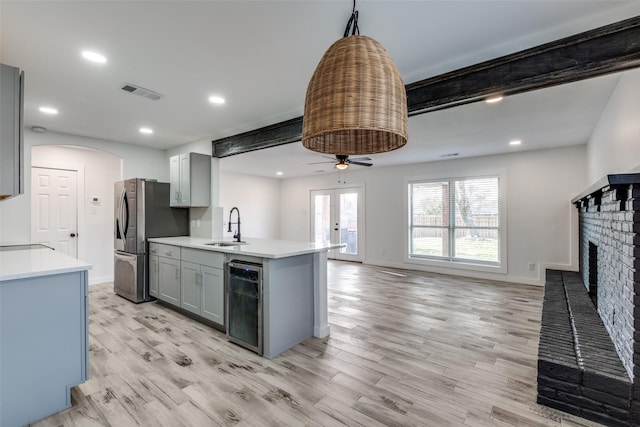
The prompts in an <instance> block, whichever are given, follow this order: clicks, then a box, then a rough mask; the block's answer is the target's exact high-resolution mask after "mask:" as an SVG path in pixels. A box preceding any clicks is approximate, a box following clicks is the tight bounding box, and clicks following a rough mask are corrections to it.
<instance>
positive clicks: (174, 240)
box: [147, 236, 345, 259]
mask: <svg viewBox="0 0 640 427" xmlns="http://www.w3.org/2000/svg"><path fill="white" fill-rule="evenodd" d="M185 239H188V240H196V241H193V242H192V241H185ZM147 241H148V242H151V243H160V244H166V245H173V246H180V247H183V248H191V249H198V250H206V251H211V252H221V253H227V254H231V255H244V256H253V257H258V258H267V259H279V258H289V257H293V256H298V255H309V254H314V253H319V252H326V251H328V250H330V249H337V248H341V247H343V246H345V244H335V245H329V246H326V247H322V248H300V249H294V250H287V251H283V252H278V251H271V252H268V251H260V250H256V251H253V250H252V246H251V245H252V244H254V245H256V244H273V243H274V242H279V243H280V244H282V243H285V244H292V245H295V244H300V245H307V244H308V243H307V242H292V241H286V240H269V239H264V240H262V239H247V243H246V244H243V245H240V246H239V248H238V247H233V246H229V247H224V246H222V247H221V246H209V245H206V244H205V243H206V242H212V241H214V239H204V238H199V237H190V236H183V237H153V238H149V239H147ZM270 242H271V243H270Z"/></svg>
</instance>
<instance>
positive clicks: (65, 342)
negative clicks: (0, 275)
mask: <svg viewBox="0 0 640 427" xmlns="http://www.w3.org/2000/svg"><path fill="white" fill-rule="evenodd" d="M0 360H1V361H2V363H1V364H0V367H1V368H2V369H1V375H0V391H1V393H0V425H1V426H3V427H17V426H23V425H27V424H29V423H32V422H34V421H37V420H39V419H41V418H44V417H46V416H49V415H51V414H54V413H56V412H58V411H61V410H63V409H66V408H70V407H71V393H70V390H71V387H73V386H75V385H78V384H81V383H83V382H85V381H86V380H87V378H88V375H89V374H88V372H89V363H88V362H89V360H88V287H87V271H86V270H83V271H76V272H69V273H56V274H51V275H46V276H39V277H28V278H24V279H15V280H8V281H0Z"/></svg>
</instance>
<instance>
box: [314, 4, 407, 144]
mask: <svg viewBox="0 0 640 427" xmlns="http://www.w3.org/2000/svg"><path fill="white" fill-rule="evenodd" d="M349 32H351V35H349ZM359 33H360V31H359V29H358V12H357V11H356V10H355V0H354V2H353V12H352V14H351V18H350V19H349V22H348V23H347V28H346V30H345V34H344V37H343V38H342V39H340V40H338V41H337V42H335V43H334V44H333V45H332V46H331V47H330V48H329V50H327V51H326V52H325V54H324V56H323V57H322V59H321V60H320V63H319V64H318V66H317V67H316V70H315V72H314V73H313V76H312V77H311V81H310V82H309V86H308V87H307V95H306V98H305V103H304V116H303V121H302V145H304V146H305V147H306V148H308V149H310V150H313V151H318V152H320V153H328V154H342V155H352V154H375V153H383V152H386V151H391V150H395V149H397V148H400V147H402V146H403V145H405V144H406V143H407V137H408V132H407V118H408V116H407V95H406V91H405V88H404V83H403V82H402V77H400V73H399V72H398V68H397V67H396V65H395V64H394V63H393V61H392V60H391V58H390V57H389V54H388V53H387V51H386V50H385V49H384V48H383V47H382V45H380V43H378V42H377V41H375V40H373V39H372V38H370V37H367V36H361V35H359Z"/></svg>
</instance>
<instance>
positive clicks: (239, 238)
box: [228, 206, 242, 242]
mask: <svg viewBox="0 0 640 427" xmlns="http://www.w3.org/2000/svg"><path fill="white" fill-rule="evenodd" d="M234 210H235V211H236V212H238V222H231V214H233V211H234ZM231 224H238V232H237V233H236V234H234V235H233V238H234V239H236V242H240V241H241V240H242V239H241V237H240V210H238V208H236V207H235V206H234V207H232V208H231V210H230V211H229V230H228V232H229V233H231Z"/></svg>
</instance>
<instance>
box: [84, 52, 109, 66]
mask: <svg viewBox="0 0 640 427" xmlns="http://www.w3.org/2000/svg"><path fill="white" fill-rule="evenodd" d="M82 57H83V58H84V59H86V60H87V61H91V62H97V63H99V64H104V63H105V62H107V58H106V57H105V56H104V55H100V54H99V53H97V52H91V51H89V50H83V51H82Z"/></svg>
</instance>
